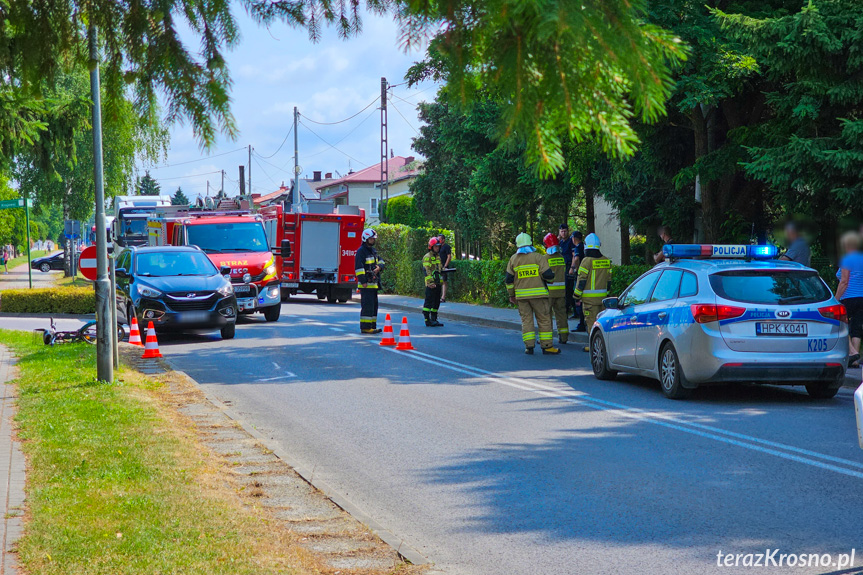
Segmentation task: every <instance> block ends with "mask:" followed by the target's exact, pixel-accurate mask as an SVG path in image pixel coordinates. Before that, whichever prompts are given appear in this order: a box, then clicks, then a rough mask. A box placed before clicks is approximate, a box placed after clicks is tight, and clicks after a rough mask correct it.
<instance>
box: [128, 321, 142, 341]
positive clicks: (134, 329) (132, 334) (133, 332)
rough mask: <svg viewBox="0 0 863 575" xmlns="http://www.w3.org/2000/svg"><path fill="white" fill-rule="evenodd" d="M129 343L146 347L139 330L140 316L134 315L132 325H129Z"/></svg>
mask: <svg viewBox="0 0 863 575" xmlns="http://www.w3.org/2000/svg"><path fill="white" fill-rule="evenodd" d="M129 343H130V344H132V345H137V346H139V347H144V344H143V343H142V342H141V332H140V330H138V318H137V317H135V316H132V325H131V326H130V327H129Z"/></svg>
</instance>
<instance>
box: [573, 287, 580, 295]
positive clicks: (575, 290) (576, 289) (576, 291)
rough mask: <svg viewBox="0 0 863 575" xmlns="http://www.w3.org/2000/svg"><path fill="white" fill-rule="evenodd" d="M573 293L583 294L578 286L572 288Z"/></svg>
mask: <svg viewBox="0 0 863 575" xmlns="http://www.w3.org/2000/svg"><path fill="white" fill-rule="evenodd" d="M572 293H574V294H575V295H578V296H580V295H581V290H580V289H578V288H575V289H574V290H572Z"/></svg>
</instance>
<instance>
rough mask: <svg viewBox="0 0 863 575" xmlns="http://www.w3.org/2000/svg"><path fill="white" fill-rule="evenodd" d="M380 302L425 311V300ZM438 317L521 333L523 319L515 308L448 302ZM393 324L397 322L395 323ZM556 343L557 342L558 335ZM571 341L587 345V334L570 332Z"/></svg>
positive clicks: (396, 297)
mask: <svg viewBox="0 0 863 575" xmlns="http://www.w3.org/2000/svg"><path fill="white" fill-rule="evenodd" d="M378 302H379V303H380V306H381V307H384V308H389V309H396V310H399V311H409V312H416V313H421V312H422V309H423V300H422V299H420V298H418V297H410V296H404V295H391V294H380V296H378ZM438 317H440V319H451V320H455V321H463V322H466V323H473V324H476V325H483V326H488V327H498V328H502V329H514V330H517V331H521V319H520V318H519V316H518V311H517V310H516V309H514V308H499V307H491V306H487V305H476V304H470V303H458V302H446V303H442V304H441V306H440V311H439V312H438ZM393 323H396V322H395V321H393ZM576 325H578V322H577V321H574V320H570V330H572V329H573V328H574V327H575V326H576ZM555 334H556V331H555ZM555 341H557V336H556V335H555ZM569 341H570V342H576V343H582V344H586V343H587V334H586V333H575V332H572V331H570V334H569Z"/></svg>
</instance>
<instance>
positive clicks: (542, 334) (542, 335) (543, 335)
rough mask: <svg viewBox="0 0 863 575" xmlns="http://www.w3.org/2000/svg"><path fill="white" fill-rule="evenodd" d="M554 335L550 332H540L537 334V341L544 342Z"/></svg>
mask: <svg viewBox="0 0 863 575" xmlns="http://www.w3.org/2000/svg"><path fill="white" fill-rule="evenodd" d="M552 335H554V334H553V333H552V332H550V331H541V332H539V341H545V340H549V339H551V336H552Z"/></svg>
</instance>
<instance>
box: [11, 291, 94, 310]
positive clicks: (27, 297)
mask: <svg viewBox="0 0 863 575" xmlns="http://www.w3.org/2000/svg"><path fill="white" fill-rule="evenodd" d="M95 311H96V297H95V294H94V292H93V288H92V287H68V288H42V289H9V290H4V291H2V292H0V312H4V313H80V314H83V313H94V312H95Z"/></svg>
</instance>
